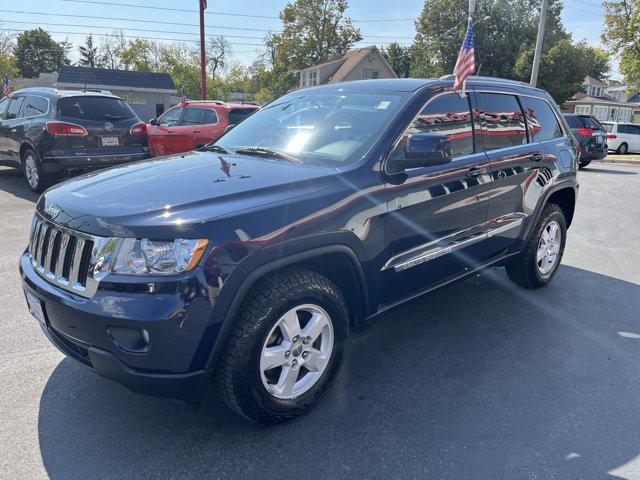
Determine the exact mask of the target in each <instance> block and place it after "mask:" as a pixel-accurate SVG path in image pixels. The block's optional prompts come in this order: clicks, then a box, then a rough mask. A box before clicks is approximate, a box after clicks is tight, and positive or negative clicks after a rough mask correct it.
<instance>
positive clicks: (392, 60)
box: [381, 42, 412, 78]
mask: <svg viewBox="0 0 640 480" xmlns="http://www.w3.org/2000/svg"><path fill="white" fill-rule="evenodd" d="M381 51H382V54H383V55H384V58H386V60H387V62H389V65H391V68H393V70H394V71H395V72H396V75H398V77H400V78H406V77H409V76H410V75H411V57H412V50H411V47H403V46H402V45H400V44H399V43H397V42H393V43H390V44H389V46H388V47H387V48H382V50H381Z"/></svg>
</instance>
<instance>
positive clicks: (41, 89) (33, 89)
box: [11, 87, 58, 93]
mask: <svg viewBox="0 0 640 480" xmlns="http://www.w3.org/2000/svg"><path fill="white" fill-rule="evenodd" d="M29 92H41V93H58V89H57V88H52V87H25V88H21V89H19V90H15V91H14V92H11V93H29Z"/></svg>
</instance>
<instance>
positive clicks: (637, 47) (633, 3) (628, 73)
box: [602, 0, 640, 88]
mask: <svg viewBox="0 0 640 480" xmlns="http://www.w3.org/2000/svg"><path fill="white" fill-rule="evenodd" d="M603 6H604V9H605V14H604V24H605V28H604V31H603V32H602V41H603V42H604V43H605V45H607V47H608V48H609V50H610V51H611V52H612V53H613V54H615V55H619V56H620V73H622V75H624V78H625V80H626V82H627V83H628V84H630V85H632V86H633V87H635V88H640V0H621V1H611V2H604V3H603Z"/></svg>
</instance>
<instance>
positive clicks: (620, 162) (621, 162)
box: [587, 158, 640, 168]
mask: <svg viewBox="0 0 640 480" xmlns="http://www.w3.org/2000/svg"><path fill="white" fill-rule="evenodd" d="M598 163H605V164H606V163H608V164H612V165H623V166H627V167H640V161H638V160H617V159H615V160H614V159H610V160H607V159H606V158H605V159H602V160H600V161H599V162H598ZM587 168H589V167H587Z"/></svg>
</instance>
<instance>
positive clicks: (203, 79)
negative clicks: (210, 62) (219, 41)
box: [199, 0, 207, 100]
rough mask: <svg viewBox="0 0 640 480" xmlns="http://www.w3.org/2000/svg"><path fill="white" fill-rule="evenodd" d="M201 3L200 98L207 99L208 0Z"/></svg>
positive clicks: (202, 0) (200, 1) (200, 0)
mask: <svg viewBox="0 0 640 480" xmlns="http://www.w3.org/2000/svg"><path fill="white" fill-rule="evenodd" d="M199 3H200V98H201V100H206V99H207V69H206V56H205V49H204V9H205V8H207V0H199Z"/></svg>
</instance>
